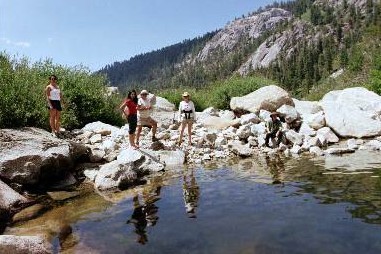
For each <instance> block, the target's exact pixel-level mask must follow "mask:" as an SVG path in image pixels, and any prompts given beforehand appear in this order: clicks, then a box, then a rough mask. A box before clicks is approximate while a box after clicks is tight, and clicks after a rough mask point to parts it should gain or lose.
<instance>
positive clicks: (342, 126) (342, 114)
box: [320, 87, 381, 138]
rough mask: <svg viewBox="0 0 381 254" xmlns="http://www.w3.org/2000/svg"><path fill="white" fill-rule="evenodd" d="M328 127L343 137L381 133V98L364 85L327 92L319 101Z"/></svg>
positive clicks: (371, 135)
mask: <svg viewBox="0 0 381 254" xmlns="http://www.w3.org/2000/svg"><path fill="white" fill-rule="evenodd" d="M320 105H321V106H322V107H323V109H324V114H325V121H326V124H327V126H329V127H330V128H331V129H332V130H334V131H335V132H336V133H337V134H338V135H339V136H341V137H356V138H362V137H373V136H377V135H380V134H381V121H380V115H381V97H380V96H379V95H377V94H376V93H374V92H371V91H369V90H367V89H366V88H363V87H354V88H347V89H344V90H338V91H332V92H329V93H327V94H326V95H325V96H324V97H323V99H322V100H321V101H320Z"/></svg>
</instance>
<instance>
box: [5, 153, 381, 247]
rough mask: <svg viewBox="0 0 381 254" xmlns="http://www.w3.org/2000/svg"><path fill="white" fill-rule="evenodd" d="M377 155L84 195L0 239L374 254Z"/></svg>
mask: <svg viewBox="0 0 381 254" xmlns="http://www.w3.org/2000/svg"><path fill="white" fill-rule="evenodd" d="M380 155H381V153H380V152H378V153H377V152H370V151H357V152H356V153H354V154H350V155H343V156H332V157H320V158H311V157H298V158H285V157H280V156H273V157H266V156H261V157H256V158H251V159H246V160H238V159H237V160H232V161H229V162H224V163H222V162H221V163H211V164H208V165H204V166H195V167H182V168H175V169H171V170H170V171H169V172H166V173H163V174H161V175H155V176H152V177H150V178H148V183H147V184H146V185H142V186H138V187H136V188H134V189H130V190H126V191H121V192H118V193H109V194H106V193H97V192H94V191H89V190H88V188H84V189H86V191H83V192H82V194H81V195H79V196H78V197H75V198H72V199H69V200H66V201H64V202H60V203H57V204H56V205H55V208H54V209H51V210H49V211H47V212H45V213H44V214H42V215H41V216H39V217H37V218H35V219H32V220H29V221H27V222H24V223H19V224H16V225H13V226H12V227H8V228H6V230H5V232H4V234H16V235H34V234H44V235H46V236H47V237H48V238H49V240H50V241H51V242H52V243H53V246H54V251H55V253H113V254H114V253H309V254H310V253H381V241H380V239H381V178H380V176H381V156H380ZM82 189H83V188H82Z"/></svg>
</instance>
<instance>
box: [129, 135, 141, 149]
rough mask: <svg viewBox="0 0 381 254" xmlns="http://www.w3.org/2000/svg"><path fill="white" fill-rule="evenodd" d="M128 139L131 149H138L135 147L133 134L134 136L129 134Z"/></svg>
mask: <svg viewBox="0 0 381 254" xmlns="http://www.w3.org/2000/svg"><path fill="white" fill-rule="evenodd" d="M128 139H129V141H130V146H131V147H133V148H139V146H137V145H136V144H135V133H134V134H129V135H128Z"/></svg>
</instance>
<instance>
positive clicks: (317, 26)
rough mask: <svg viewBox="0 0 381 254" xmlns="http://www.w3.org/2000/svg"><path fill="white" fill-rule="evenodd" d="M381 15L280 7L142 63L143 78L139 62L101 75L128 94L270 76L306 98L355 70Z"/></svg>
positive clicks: (360, 0)
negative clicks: (361, 45)
mask: <svg viewBox="0 0 381 254" xmlns="http://www.w3.org/2000/svg"><path fill="white" fill-rule="evenodd" d="M380 12H381V11H380V1H379V0H316V1H314V0H296V1H289V2H281V3H276V2H275V3H273V4H272V5H269V6H266V8H265V9H262V8H260V9H259V10H257V11H256V12H253V13H251V14H249V15H248V16H243V17H242V18H238V19H235V20H233V21H231V22H229V23H228V24H227V25H226V26H225V27H223V28H221V29H219V30H217V31H214V32H211V33H208V34H206V35H204V36H201V37H198V38H195V39H193V40H186V41H184V42H183V43H178V44H175V45H172V46H169V47H166V48H163V49H161V50H157V51H154V52H150V53H147V54H144V55H140V56H139V57H140V58H139V57H137V58H139V60H140V61H141V62H143V63H146V64H147V65H148V68H141V69H140V72H139V73H141V74H139V75H140V76H139V75H137V73H134V72H133V70H134V68H130V69H128V68H126V66H129V65H131V64H132V63H133V61H134V60H137V58H132V59H130V60H128V61H124V62H122V63H119V62H116V63H114V64H111V65H108V66H106V67H105V68H103V69H101V70H100V71H99V73H103V74H105V75H106V76H107V77H108V79H109V81H110V84H111V85H113V86H118V87H119V88H121V89H122V90H126V89H129V88H131V87H148V88H149V89H151V88H152V89H166V88H177V87H179V86H189V87H196V88H197V87H205V86H207V85H208V84H209V83H211V82H214V81H217V80H224V79H226V78H229V77H231V76H234V75H240V76H250V75H262V76H265V77H267V78H270V79H272V80H274V81H275V82H278V83H279V84H280V85H281V86H283V87H285V88H286V89H288V90H292V91H294V92H295V93H296V94H297V93H300V91H303V93H306V92H308V91H309V90H310V89H311V88H312V87H313V86H316V85H317V84H318V83H321V82H322V81H324V80H325V79H327V78H328V77H329V76H330V75H331V74H332V73H333V72H335V71H336V70H338V69H349V67H350V65H351V64H353V63H351V61H355V60H354V59H355V58H356V57H358V56H356V54H358V52H357V51H358V44H359V43H360V42H361V41H362V40H364V38H363V36H364V34H366V33H365V32H364V31H365V30H366V29H368V28H369V27H371V26H377V25H380V23H381V22H380ZM365 39H366V38H365ZM376 40H379V34H378V35H377V37H376ZM375 43H376V44H377V43H378V41H375ZM165 52H167V53H168V52H170V54H167V58H165V57H164V58H163V57H162V58H160V57H159V58H158V57H157V56H156V58H155V55H157V54H159V55H160V54H161V55H162V56H163V55H164V56H165ZM169 56H170V57H169ZM157 59H159V61H158V60H157ZM163 59H164V60H163ZM168 59H169V60H168ZM135 69H136V68H135ZM134 77H137V78H134ZM142 77H144V78H142Z"/></svg>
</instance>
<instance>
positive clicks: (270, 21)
mask: <svg viewBox="0 0 381 254" xmlns="http://www.w3.org/2000/svg"><path fill="white" fill-rule="evenodd" d="M290 18H291V13H290V12H288V11H286V10H283V9H279V8H272V9H269V10H266V11H264V12H261V13H259V14H256V15H252V16H249V17H245V18H241V19H236V20H234V21H233V22H231V23H230V24H228V25H226V26H225V27H224V28H223V29H222V30H221V31H219V32H218V33H217V34H216V35H215V36H214V37H213V38H212V39H211V40H210V41H209V42H208V43H207V44H206V45H205V47H204V48H203V49H202V50H201V52H200V53H199V54H198V56H197V57H196V59H195V60H196V61H203V60H206V59H207V58H208V56H209V55H210V54H211V53H212V52H213V51H215V50H216V49H218V48H221V49H223V50H226V51H227V52H229V51H231V50H232V49H233V48H234V46H236V44H237V43H238V42H239V40H241V39H242V38H244V37H248V38H252V39H255V38H258V37H260V36H261V35H262V34H263V33H264V32H265V31H268V30H271V29H272V28H274V27H275V26H276V25H277V24H278V23H279V22H282V21H284V20H288V19H290Z"/></svg>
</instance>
